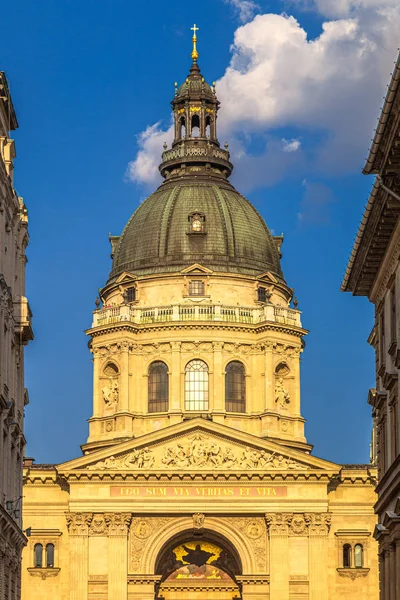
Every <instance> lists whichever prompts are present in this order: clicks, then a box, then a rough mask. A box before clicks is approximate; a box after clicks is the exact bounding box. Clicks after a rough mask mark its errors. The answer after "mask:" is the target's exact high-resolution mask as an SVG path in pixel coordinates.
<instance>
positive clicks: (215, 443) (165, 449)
mask: <svg viewBox="0 0 400 600" xmlns="http://www.w3.org/2000/svg"><path fill="white" fill-rule="evenodd" d="M87 469H90V470H103V471H104V470H106V469H112V470H124V471H127V470H131V469H160V470H166V469H168V470H169V469H188V470H192V471H193V470H197V469H212V470H215V469H217V470H222V471H226V470H229V469H237V470H246V471H247V470H255V469H256V470H265V471H269V470H283V471H285V470H306V469H309V466H308V465H306V464H303V463H301V462H299V461H297V460H295V459H293V458H291V457H288V456H284V455H283V454H281V453H280V452H271V451H268V450H259V449H256V448H252V447H250V446H245V447H240V446H230V445H227V444H224V443H222V442H221V441H220V440H219V439H217V438H210V437H208V436H204V435H200V434H197V435H195V436H193V437H192V438H184V439H179V438H178V440H176V441H175V442H174V443H171V444H170V445H168V446H158V447H157V446H156V447H152V448H149V447H145V448H141V449H136V450H133V451H132V452H130V453H128V454H124V455H122V456H110V457H108V458H105V459H104V460H101V461H98V462H96V463H94V464H92V465H89V466H88V467H87Z"/></svg>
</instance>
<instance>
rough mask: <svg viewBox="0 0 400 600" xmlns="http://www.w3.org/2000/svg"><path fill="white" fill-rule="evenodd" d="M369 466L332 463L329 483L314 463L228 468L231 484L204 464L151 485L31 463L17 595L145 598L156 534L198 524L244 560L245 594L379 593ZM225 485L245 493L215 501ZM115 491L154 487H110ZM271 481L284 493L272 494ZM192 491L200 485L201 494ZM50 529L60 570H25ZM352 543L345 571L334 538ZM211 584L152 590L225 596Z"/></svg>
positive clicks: (291, 599)
mask: <svg viewBox="0 0 400 600" xmlns="http://www.w3.org/2000/svg"><path fill="white" fill-rule="evenodd" d="M71 464H72V463H71ZM374 475H375V473H374V472H371V471H370V470H369V469H366V468H364V469H363V468H358V469H351V468H349V469H345V468H342V469H341V476H340V481H339V477H338V478H337V482H336V484H335V485H332V484H329V481H332V473H330V474H328V472H327V471H325V472H324V471H323V470H321V472H320V474H319V476H318V477H316V476H314V475H312V474H311V473H310V474H309V477H308V478H307V479H305V478H304V475H302V476H298V474H294V473H292V476H291V477H289V479H288V478H287V476H285V475H284V474H277V476H276V478H275V480H274V481H268V482H266V481H265V482H260V481H252V480H251V478H250V479H249V477H245V476H244V475H243V474H241V475H240V476H239V474H238V478H236V479H235V481H234V482H233V483H231V482H227V481H226V478H225V475H222V474H220V475H219V476H218V477H217V478H216V477H215V476H213V475H212V474H211V473H208V474H207V475H204V476H203V477H202V478H201V480H198V479H197V481H194V480H193V479H194V478H193V476H186V477H184V478H183V479H182V478H180V479H179V483H177V481H175V483H172V482H171V480H168V479H167V478H161V479H160V478H158V479H159V481H158V482H156V481H154V482H152V483H151V484H149V482H148V480H146V479H147V478H146V477H144V476H136V477H135V478H132V476H130V475H129V474H127V473H125V474H124V477H123V478H121V477H118V474H117V473H115V472H114V474H113V477H112V480H110V477H109V471H107V472H103V473H98V472H96V471H86V472H84V471H82V469H80V470H79V474H78V472H77V473H75V474H74V470H73V469H72V468H71V467H69V468H66V467H64V468H63V466H60V467H59V468H58V469H57V470H56V469H53V471H49V470H47V471H43V470H42V469H41V468H40V466H39V467H32V468H30V469H29V470H26V479H27V484H26V487H25V515H24V524H25V526H28V525H29V526H30V527H32V530H33V535H32V537H31V538H30V540H29V545H28V548H27V549H26V550H25V552H24V557H23V567H22V573H23V584H24V585H23V590H24V592H23V598H24V600H36V599H39V598H40V600H46V599H49V600H50V599H51V600H53V599H54V598H57V599H59V600H69V599H70V598H73V599H75V598H76V599H78V598H79V599H80V600H85V599H87V600H95V599H96V600H97V599H98V598H101V599H104V600H106V599H108V598H126V599H132V600H133V599H135V598H138V599H139V598H140V599H141V600H143V598H144V599H148V600H150V599H151V600H154V597H155V596H154V593H155V591H154V590H155V583H156V582H157V581H159V579H160V575H158V574H156V572H155V566H156V563H157V558H158V557H159V555H160V553H161V552H162V549H163V548H164V547H165V544H166V543H168V542H170V541H173V540H174V539H178V536H179V535H180V534H182V532H187V537H188V539H193V535H194V534H196V532H197V535H198V536H199V537H198V539H199V540H200V541H201V540H203V539H207V536H212V535H213V534H215V535H218V536H220V539H221V538H223V539H225V540H226V541H227V543H229V544H230V545H231V546H232V547H233V548H235V550H236V551H237V553H238V555H239V557H240V560H241V564H242V573H241V574H240V575H238V577H237V581H239V582H241V583H243V596H242V597H243V600H249V599H250V598H251V599H254V598H256V599H259V600H261V598H263V599H265V598H271V600H295V598H304V600H306V599H307V600H317V599H320V598H324V599H329V600H336V599H337V600H339V598H349V599H350V598H351V599H352V600H377V598H378V583H377V573H378V570H377V551H376V549H377V542H376V541H375V540H374V539H373V536H372V533H373V530H374V527H375V522H376V519H375V516H374V513H373V509H372V506H373V503H374V500H375V493H374V487H373V477H374ZM66 481H68V486H69V492H68V491H66V490H67V485H66V484H65V483H62V482H66ZM229 487H232V488H234V489H235V492H236V491H237V490H240V489H241V490H242V492H243V493H242V495H241V496H240V497H239V499H238V498H236V496H235V501H234V503H232V502H231V503H229V502H228V501H227V500H226V499H225V500H222V501H221V497H220V496H219V495H216V492H215V490H216V489H228V488H229ZM62 488H64V489H62ZM156 488H157V489H158V490H160V489H166V490H167V496H163V495H161V496H160V495H159V494H157V493H155V492H154V490H155V489H156ZM121 489H122V490H127V489H128V490H130V491H131V492H132V490H134V489H136V490H140V491H141V492H144V491H145V490H146V489H151V490H152V493H151V494H150V495H146V494H145V495H144V496H140V495H138V496H137V495H135V494H134V493H130V494H126V493H124V494H122V495H121V494H117V493H116V491H117V492H118V490H119V491H121ZM251 489H252V490H260V489H265V490H270V493H269V494H267V495H263V496H262V497H260V496H258V497H257V496H254V495H252V493H250V494H247V493H246V491H247V490H251ZM279 489H280V490H282V489H285V493H286V495H285V496H283V497H281V496H280V495H279ZM172 490H175V491H176V494H175V495H170V493H171V494H172ZM185 490H186V492H188V494H189V495H188V494H187V493H185ZM198 490H202V491H205V492H206V493H205V494H204V495H203V494H201V495H200V499H199V496H198V494H197V491H198ZM210 490H211V493H210ZM273 490H275V492H277V493H278V495H273V494H272V491H273ZM198 512H201V513H202V515H203V516H204V522H203V524H202V529H201V530H199V529H197V530H196V527H195V519H194V516H193V515H196V514H197V513H198ZM43 530H50V533H49V532H48V533H46V531H43ZM51 535H53V538H52V539H56V535H58V537H57V540H58V541H57V542H56V559H55V567H56V569H59V570H56V572H54V573H49V571H50V570H49V569H34V568H33V546H34V543H35V542H36V541H37V540H44V541H45V540H46V539H51ZM46 536H47V537H46ZM49 536H50V537H49ZM179 539H181V538H179ZM360 542H361V543H362V545H363V548H364V564H363V568H361V569H356V568H350V569H344V568H343V564H342V547H343V544H344V543H350V544H353V545H354V544H355V543H360ZM211 583H214V587H213V588H212V589H209V591H208V592H207V591H205V588H204V587H203V588H202V591H201V592H200V591H199V589H197V588H196V586H194V587H193V588H192V589H190V588H187V589H186V588H185V587H184V586H185V585H186V586H187V585H188V584H187V582H182V586H183V587H182V590H181V591H179V589H175V590H170V591H169V592H168V586H165V585H164V587H163V588H162V589H163V590H164V589H165V590H166V592H167V593H166V594H164V597H165V598H170V599H171V600H172V598H180V597H183V593H184V592H185V593H186V594H187V596H186V597H189V598H192V597H194V598H196V597H198V598H219V599H222V598H226V597H227V596H226V590H225V591H223V590H222V591H221V592H219V591H218V585H216V584H215V582H211ZM208 585H211V584H210V582H208ZM185 590H186V591H185ZM174 594H175V595H174ZM196 594H198V596H197V595H196ZM230 597H232V596H230Z"/></svg>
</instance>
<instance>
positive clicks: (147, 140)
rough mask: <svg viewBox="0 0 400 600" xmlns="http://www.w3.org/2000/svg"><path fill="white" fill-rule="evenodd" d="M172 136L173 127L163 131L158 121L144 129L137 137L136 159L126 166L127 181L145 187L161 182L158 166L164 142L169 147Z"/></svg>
mask: <svg viewBox="0 0 400 600" xmlns="http://www.w3.org/2000/svg"><path fill="white" fill-rule="evenodd" d="M173 135H174V133H173V126H172V125H171V126H170V127H169V128H168V129H166V130H163V129H162V128H161V123H160V121H159V122H158V123H155V124H154V125H149V126H148V127H146V129H145V130H144V131H142V133H140V134H139V135H138V138H137V145H138V147H139V150H138V153H137V155H136V158H135V159H134V160H132V161H131V162H130V163H129V164H128V168H127V171H126V175H127V177H128V179H130V180H131V181H137V182H139V183H143V184H145V185H153V184H156V183H157V181H161V179H160V175H159V173H158V165H159V164H160V162H161V154H162V149H163V144H164V142H166V143H167V144H168V145H169V146H170V145H171V142H172V139H173Z"/></svg>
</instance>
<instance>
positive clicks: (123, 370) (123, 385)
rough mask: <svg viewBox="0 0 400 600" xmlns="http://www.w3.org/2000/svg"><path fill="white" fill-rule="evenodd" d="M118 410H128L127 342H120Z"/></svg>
mask: <svg viewBox="0 0 400 600" xmlns="http://www.w3.org/2000/svg"><path fill="white" fill-rule="evenodd" d="M118 411H119V412H122V411H124V412H125V411H129V343H128V342H126V341H125V342H122V344H121V349H120V382H119V407H118Z"/></svg>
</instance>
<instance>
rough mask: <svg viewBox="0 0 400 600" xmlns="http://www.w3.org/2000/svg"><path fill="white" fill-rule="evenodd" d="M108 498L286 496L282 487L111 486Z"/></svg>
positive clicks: (284, 488)
mask: <svg viewBox="0 0 400 600" xmlns="http://www.w3.org/2000/svg"><path fill="white" fill-rule="evenodd" d="M110 496H113V497H119V498H120V497H129V498H165V497H175V498H218V497H221V498H229V497H231V498H233V497H241V498H263V499H266V498H271V499H272V498H275V497H277V496H280V497H282V496H287V488H286V487H283V486H273V487H264V486H260V487H251V486H241V487H234V486H193V487H188V486H185V487H182V486H160V487H157V486H154V487H152V486H137V487H133V486H131V487H129V486H112V487H111V488H110Z"/></svg>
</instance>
